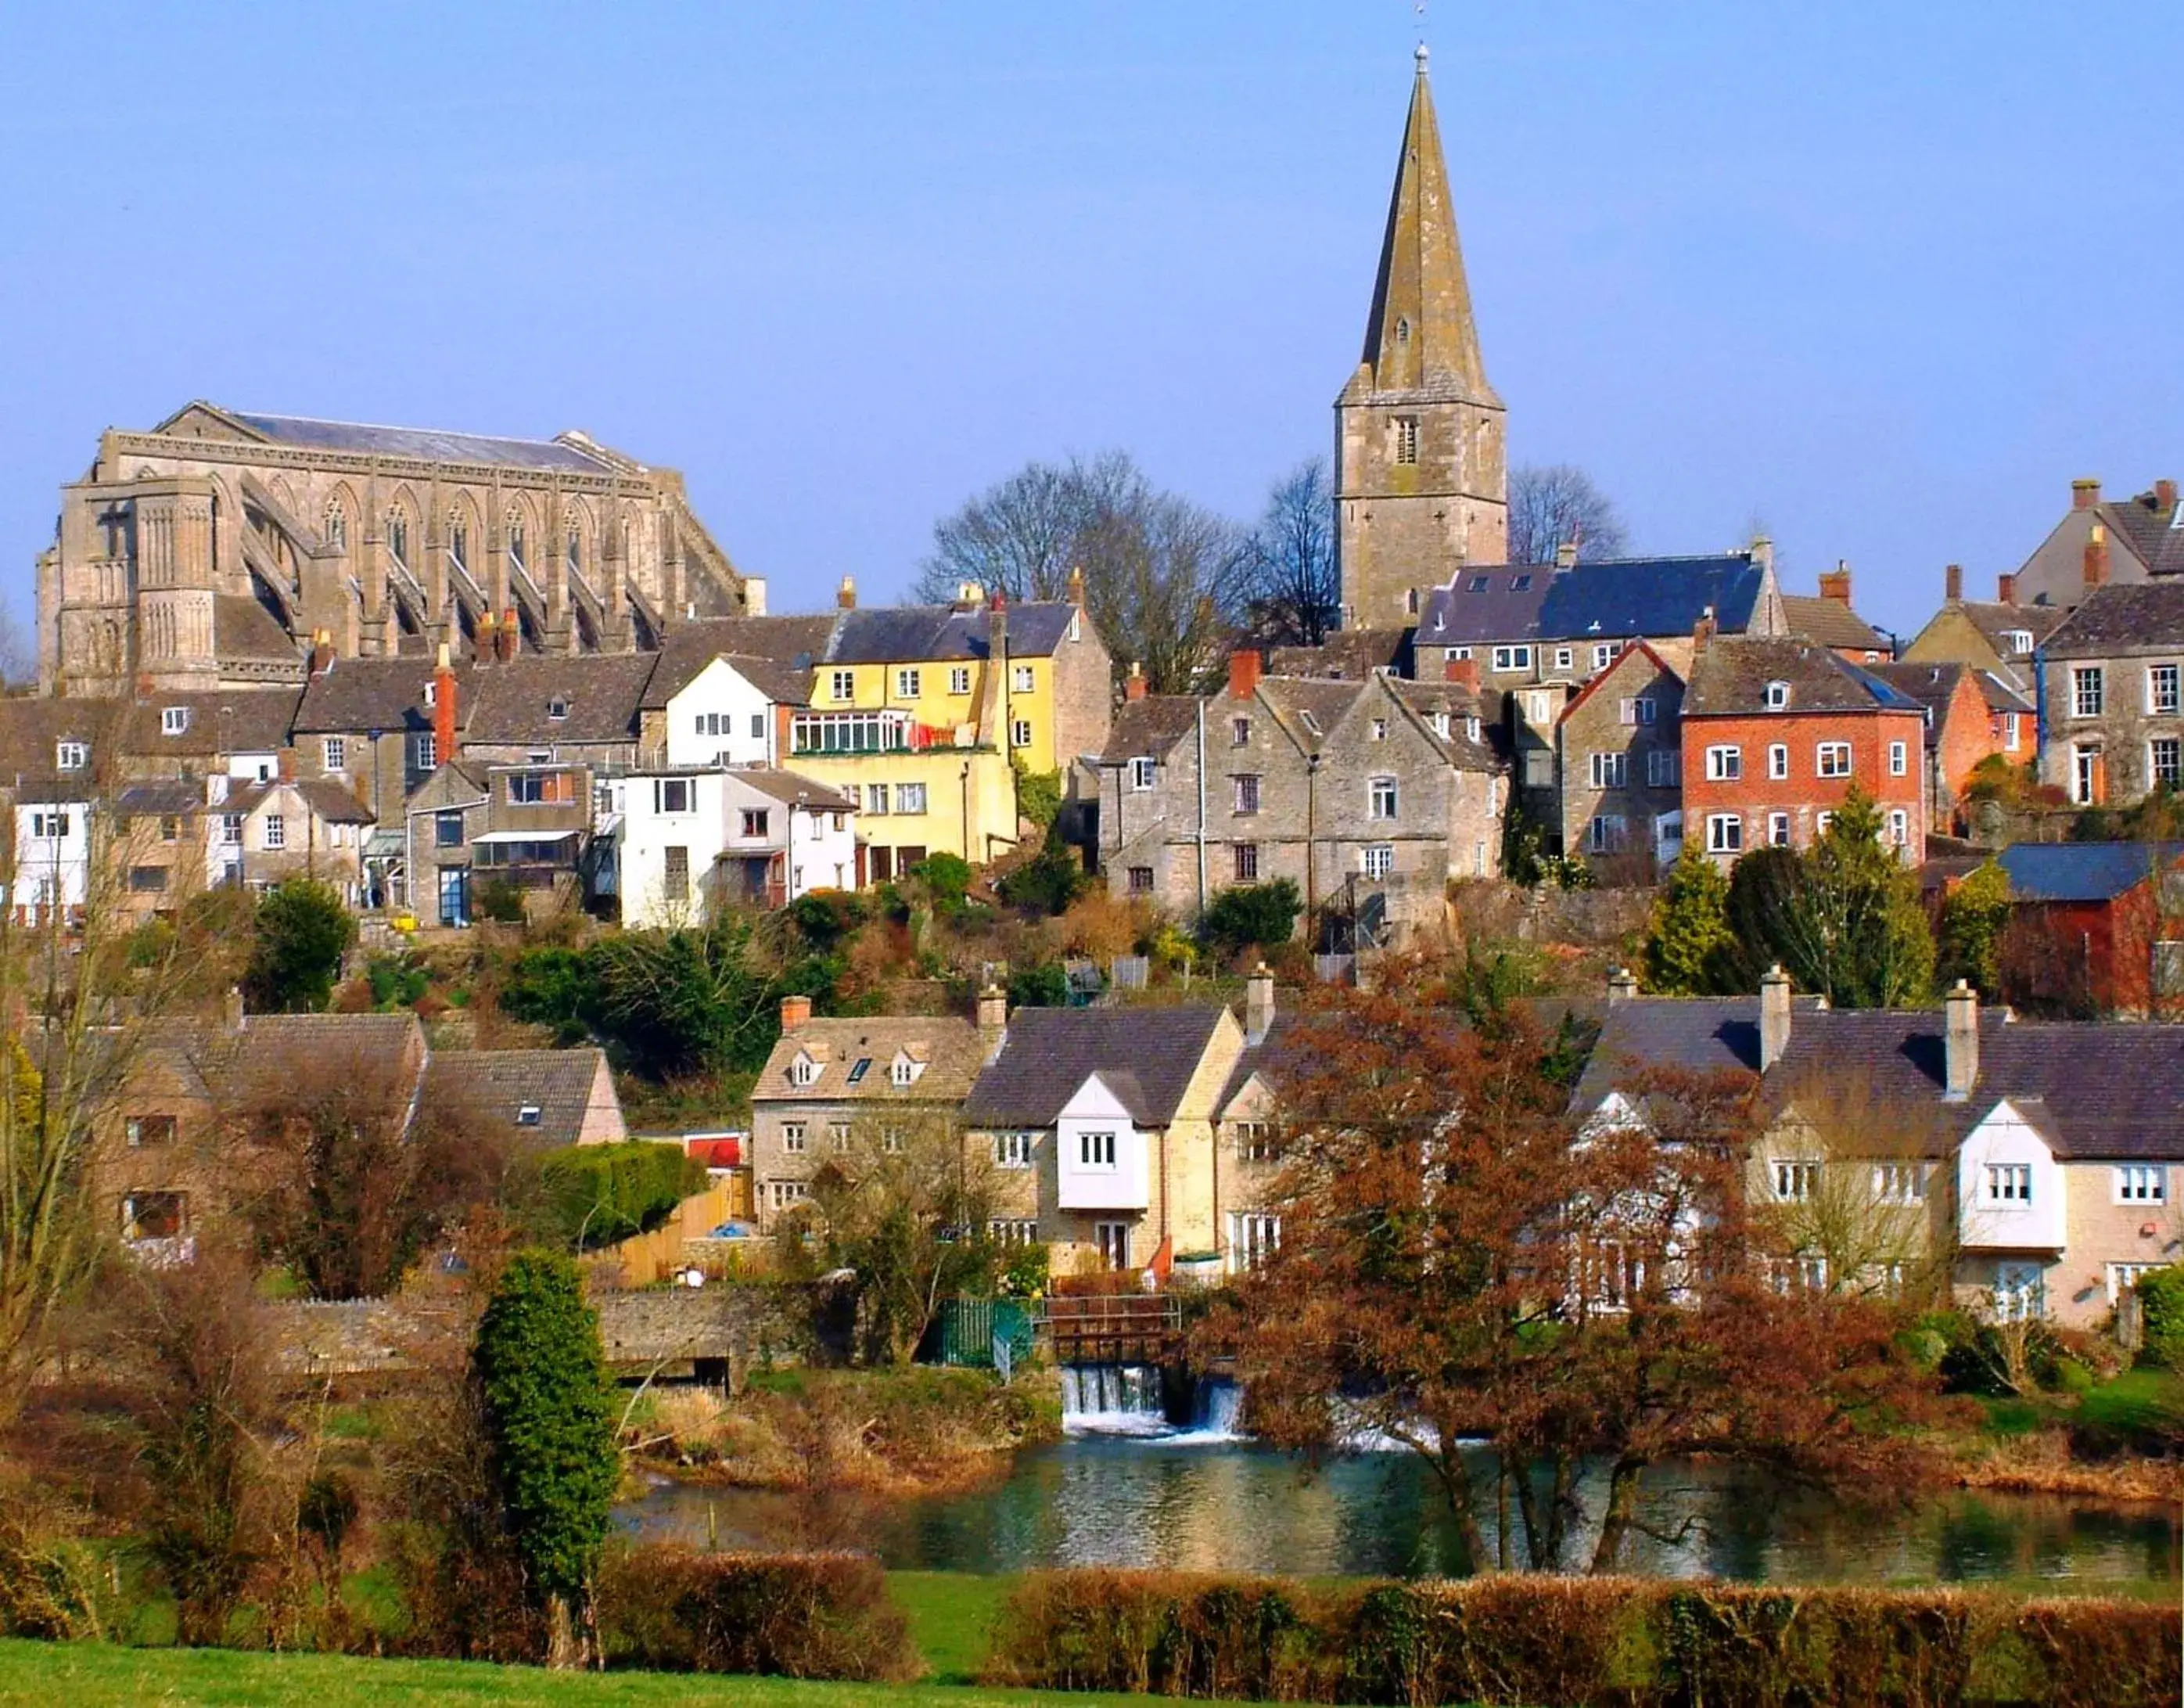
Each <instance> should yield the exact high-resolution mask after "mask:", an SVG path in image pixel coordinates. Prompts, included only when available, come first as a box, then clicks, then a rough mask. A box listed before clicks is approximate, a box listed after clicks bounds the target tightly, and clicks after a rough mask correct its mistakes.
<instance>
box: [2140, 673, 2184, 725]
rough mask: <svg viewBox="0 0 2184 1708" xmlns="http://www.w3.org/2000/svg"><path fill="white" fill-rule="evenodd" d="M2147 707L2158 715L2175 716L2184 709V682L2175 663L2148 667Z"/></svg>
mask: <svg viewBox="0 0 2184 1708" xmlns="http://www.w3.org/2000/svg"><path fill="white" fill-rule="evenodd" d="M2146 709H2147V711H2148V712H2150V713H2151V714H2153V716H2154V717H2175V716H2176V714H2177V712H2178V711H2179V710H2180V709H2184V683H2181V682H2180V680H2179V673H2178V670H2177V667H2176V666H2175V665H2174V664H2149V665H2148V666H2147V667H2146Z"/></svg>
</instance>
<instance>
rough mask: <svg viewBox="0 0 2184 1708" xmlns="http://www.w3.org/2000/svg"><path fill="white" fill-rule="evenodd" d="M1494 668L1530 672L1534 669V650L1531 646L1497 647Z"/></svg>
mask: <svg viewBox="0 0 2184 1708" xmlns="http://www.w3.org/2000/svg"><path fill="white" fill-rule="evenodd" d="M1494 667H1495V668H1496V670H1529V669H1530V668H1531V667H1532V649H1531V648H1530V647H1529V646H1497V647H1496V648H1495V649H1494Z"/></svg>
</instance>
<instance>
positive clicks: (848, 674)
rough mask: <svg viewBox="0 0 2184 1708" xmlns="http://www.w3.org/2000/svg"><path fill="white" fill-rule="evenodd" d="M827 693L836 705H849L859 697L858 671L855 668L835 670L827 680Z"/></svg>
mask: <svg viewBox="0 0 2184 1708" xmlns="http://www.w3.org/2000/svg"><path fill="white" fill-rule="evenodd" d="M827 696H828V697H829V698H830V699H832V700H833V701H834V703H835V704H836V705H838V706H847V705H848V704H849V703H850V701H853V700H855V698H856V697H857V673H856V672H855V671H854V670H838V671H836V672H834V673H833V676H832V678H830V679H829V680H828V682H827Z"/></svg>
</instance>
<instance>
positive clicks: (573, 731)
mask: <svg viewBox="0 0 2184 1708" xmlns="http://www.w3.org/2000/svg"><path fill="white" fill-rule="evenodd" d="M652 667H653V658H652V655H651V654H650V653H649V652H601V653H592V654H588V655H587V656H582V657H579V658H515V659H510V660H509V661H506V662H505V663H501V664H495V665H491V666H488V667H486V668H484V669H477V670H473V671H472V672H471V675H470V678H469V679H468V680H467V681H466V682H465V683H464V684H463V685H462V688H461V689H460V690H459V691H458V699H457V703H458V705H459V706H466V708H467V709H466V710H465V711H464V712H463V718H462V728H463V739H464V740H465V741H466V742H485V741H490V742H537V743H541V744H543V743H549V742H560V743H563V744H566V743H570V742H577V741H608V742H612V741H634V740H637V734H638V706H639V704H640V703H641V702H642V701H643V698H644V685H645V684H646V683H647V682H649V680H650V679H651V677H652ZM556 706H559V707H560V709H561V713H562V715H561V716H560V717H555V716H554V707H556Z"/></svg>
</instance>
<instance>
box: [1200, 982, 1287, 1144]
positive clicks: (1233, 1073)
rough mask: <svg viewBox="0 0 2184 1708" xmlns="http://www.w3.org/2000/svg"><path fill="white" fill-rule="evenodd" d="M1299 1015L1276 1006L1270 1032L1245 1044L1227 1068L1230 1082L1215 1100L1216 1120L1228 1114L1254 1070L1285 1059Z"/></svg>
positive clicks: (1224, 1117) (1255, 1071)
mask: <svg viewBox="0 0 2184 1708" xmlns="http://www.w3.org/2000/svg"><path fill="white" fill-rule="evenodd" d="M1296 1026H1297V1017H1296V1016H1295V1014H1292V1013H1288V1012H1287V1011H1286V1010H1284V1009H1280V1008H1277V1009H1276V1010H1275V1011H1274V1022H1273V1024H1272V1025H1271V1026H1269V1027H1268V1028H1267V1035H1266V1036H1265V1037H1263V1038H1262V1039H1261V1040H1260V1041H1258V1042H1257V1043H1256V1044H1251V1043H1247V1044H1245V1046H1244V1053H1243V1054H1242V1055H1240V1056H1239V1057H1237V1058H1236V1065H1235V1066H1234V1068H1232V1069H1229V1083H1228V1084H1227V1085H1225V1086H1222V1088H1221V1096H1220V1097H1219V1098H1217V1100H1216V1101H1215V1102H1214V1105H1213V1117H1214V1119H1216V1120H1224V1119H1227V1118H1228V1112H1229V1104H1231V1103H1233V1102H1235V1101H1236V1097H1237V1094H1238V1093H1239V1092H1240V1091H1242V1090H1243V1089H1244V1087H1245V1086H1248V1085H1250V1084H1251V1076H1252V1075H1253V1074H1256V1073H1259V1072H1261V1071H1262V1070H1263V1069H1267V1068H1269V1067H1272V1066H1273V1064H1275V1063H1278V1062H1279V1061H1280V1060H1281V1059H1282V1054H1283V1052H1284V1049H1285V1047H1287V1045H1288V1043H1289V1041H1290V1038H1291V1037H1292V1036H1293V1035H1295V1030H1296Z"/></svg>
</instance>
